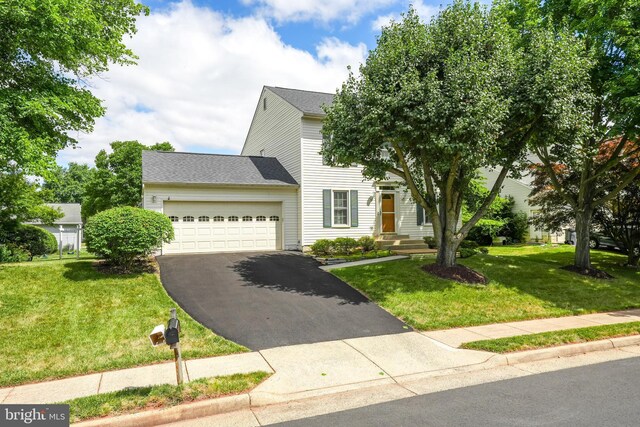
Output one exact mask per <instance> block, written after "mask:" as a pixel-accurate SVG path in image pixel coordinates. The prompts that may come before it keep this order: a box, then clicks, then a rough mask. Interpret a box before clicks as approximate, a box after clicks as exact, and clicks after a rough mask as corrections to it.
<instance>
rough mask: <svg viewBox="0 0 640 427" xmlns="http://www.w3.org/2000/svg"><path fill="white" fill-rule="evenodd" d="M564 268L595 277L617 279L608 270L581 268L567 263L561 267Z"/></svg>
mask: <svg viewBox="0 0 640 427" xmlns="http://www.w3.org/2000/svg"><path fill="white" fill-rule="evenodd" d="M560 268H561V269H563V270H567V271H571V272H572V273H578V274H582V275H583V276H588V277H594V278H596V279H615V277H613V276H612V275H610V274H609V273H607V272H606V271H602V270H598V269H597V268H580V267H576V266H575V265H565V266H564V267H560Z"/></svg>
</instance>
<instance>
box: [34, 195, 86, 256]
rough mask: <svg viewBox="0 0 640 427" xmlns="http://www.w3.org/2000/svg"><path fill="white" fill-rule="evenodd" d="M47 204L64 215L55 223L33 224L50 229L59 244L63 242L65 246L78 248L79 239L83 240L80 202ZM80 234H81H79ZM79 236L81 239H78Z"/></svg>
mask: <svg viewBox="0 0 640 427" xmlns="http://www.w3.org/2000/svg"><path fill="white" fill-rule="evenodd" d="M46 205H47V206H50V207H52V208H53V209H58V210H60V211H61V212H62V214H63V217H62V218H60V219H58V220H56V221H55V222H54V224H53V225H43V224H40V223H37V222H33V223H31V224H33V225H35V226H37V227H41V228H44V229H45V230H47V231H50V232H51V233H52V234H53V235H54V236H56V240H57V241H58V245H60V244H61V243H62V247H63V248H68V249H76V248H77V246H78V241H80V242H82V216H81V215H80V204H79V203H47V204H46ZM78 235H79V236H78ZM78 237H80V239H79V240H78Z"/></svg>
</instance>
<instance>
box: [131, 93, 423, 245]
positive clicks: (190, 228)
mask: <svg viewBox="0 0 640 427" xmlns="http://www.w3.org/2000/svg"><path fill="white" fill-rule="evenodd" d="M332 99H333V95H331V94H328V93H321V92H309V91H303V90H296V89H284V88H279V87H264V88H263V90H262V93H261V94H260V99H259V102H258V105H257V107H256V110H255V113H254V116H253V120H252V122H251V125H250V127H249V131H248V134H247V137H246V140H245V144H244V147H243V149H242V153H241V154H240V155H239V156H230V155H215V154H195V153H170V152H154V151H147V152H144V153H143V158H142V159H143V186H144V198H143V200H144V202H143V206H144V207H145V208H146V209H152V210H156V211H159V212H163V213H164V214H166V215H168V216H169V218H170V219H171V220H172V221H173V223H174V229H175V232H176V238H175V240H174V241H173V242H172V243H171V244H169V245H165V247H164V248H163V253H190V252H218V251H219V252H223V251H251V250H278V249H288V250H301V249H304V248H306V247H308V246H309V245H311V244H313V242H315V241H316V240H318V239H324V238H328V239H333V238H336V237H355V238H357V237H361V236H381V235H390V236H394V235H398V236H403V237H404V238H405V239H414V240H418V239H421V238H422V237H424V236H426V235H432V234H433V229H432V227H431V225H430V224H429V223H428V222H427V221H428V220H425V215H424V212H423V210H422V208H420V207H419V206H417V205H416V203H415V202H414V201H413V200H412V199H411V196H410V195H409V193H407V192H406V191H405V190H404V188H403V187H402V186H401V185H398V183H397V182H393V181H385V182H374V181H370V180H365V179H364V178H363V176H362V173H361V168H359V167H357V166H354V167H329V166H326V165H324V164H323V158H322V156H321V155H320V153H319V152H320V149H321V146H322V135H321V133H320V129H321V127H322V119H323V117H324V111H323V109H322V106H323V105H328V104H331V102H332Z"/></svg>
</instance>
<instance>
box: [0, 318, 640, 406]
mask: <svg viewBox="0 0 640 427" xmlns="http://www.w3.org/2000/svg"><path fill="white" fill-rule="evenodd" d="M631 321H640V310H630V311H620V312H611V313H600V314H590V315H585V316H574V317H566V318H556V319H541V320H532V321H526V322H513V323H505V324H496V325H486V326H478V327H473V328H460V329H450V330H446V331H432V332H406V333H401V334H393V335H382V336H375V337H364V338H355V339H345V340H337V341H328V342H321V343H315V344H302V345H294V346H287V347H277V348H271V349H267V350H262V351H259V352H252V353H243V354H237V355H229V356H220V357H214V358H207V359H196V360H188V361H186V362H185V368H186V369H185V370H186V377H187V380H194V379H196V378H202V377H214V376H221V375H231V374H235V373H248V372H253V371H266V372H271V373H274V374H273V375H272V376H271V377H270V378H269V379H267V380H266V381H265V382H263V383H262V384H260V385H259V386H258V387H256V388H255V389H254V390H253V391H252V392H251V405H256V406H260V405H268V404H273V403H280V402H290V401H294V400H299V399H304V398H307V397H311V396H321V395H324V394H327V395H328V394H334V393H339V392H347V391H349V390H355V389H358V388H362V387H371V386H378V385H385V384H387V385H392V384H396V383H398V382H400V381H403V382H406V381H411V380H414V379H420V378H429V377H434V376H441V375H448V374H451V373H462V372H471V371H475V370H482V369H487V368H491V367H492V366H498V365H503V364H507V359H506V356H504V355H496V354H493V353H488V352H480V351H472V350H463V349H458V348H455V347H457V346H459V345H460V343H462V342H467V341H475V340H478V339H488V338H498V337H505V336H513V335H524V334H528V333H536V332H541V331H548V330H559V329H570V328H577V327H584V326H595V325H602V324H613V323H622V322H631ZM166 383H169V384H175V370H174V364H173V363H162V364H158V365H151V366H143V367H139V368H131V369H124V370H119V371H109V372H104V373H97V374H90V375H85V376H81V377H73V378H67V379H63V380H57V381H50V382H43V383H36V384H28V385H23V386H17V387H11V388H3V389H0V403H34V404H36V403H53V402H60V401H64V400H68V399H73V398H77V397H83V396H89V395H94V394H98V393H106V392H111V391H117V390H122V389H125V388H127V387H142V386H150V385H155V384H166Z"/></svg>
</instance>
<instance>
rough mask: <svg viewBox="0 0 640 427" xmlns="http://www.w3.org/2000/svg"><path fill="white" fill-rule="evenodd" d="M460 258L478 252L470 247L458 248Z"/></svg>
mask: <svg viewBox="0 0 640 427" xmlns="http://www.w3.org/2000/svg"><path fill="white" fill-rule="evenodd" d="M459 251H460V258H469V257H472V256H474V255H475V254H477V253H478V251H476V250H475V249H470V248H460V249H459Z"/></svg>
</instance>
